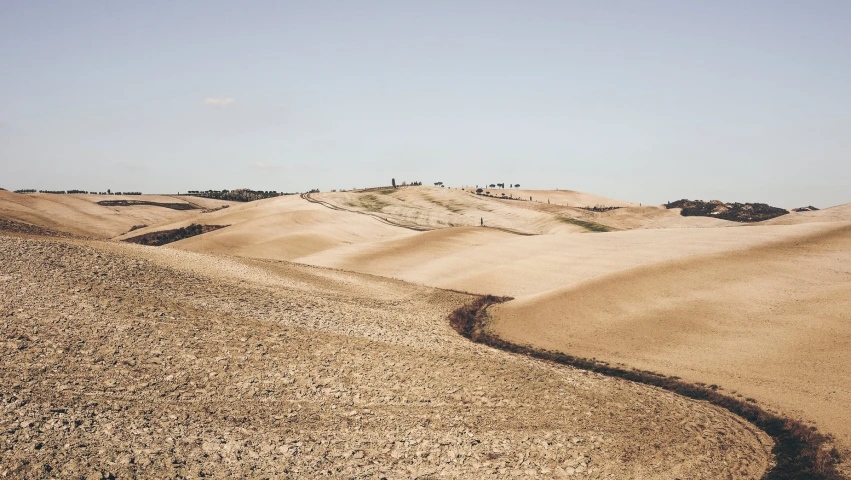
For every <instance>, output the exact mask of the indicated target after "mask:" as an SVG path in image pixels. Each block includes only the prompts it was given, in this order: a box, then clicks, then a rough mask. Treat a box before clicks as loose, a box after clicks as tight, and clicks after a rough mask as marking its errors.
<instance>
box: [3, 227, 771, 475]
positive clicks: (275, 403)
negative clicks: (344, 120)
mask: <svg viewBox="0 0 851 480" xmlns="http://www.w3.org/2000/svg"><path fill="white" fill-rule="evenodd" d="M0 272H2V275H0V316H1V317H0V318H3V320H2V321H0V332H2V338H3V341H2V342H0V355H2V358H3V359H4V361H3V362H0V401H2V403H3V406H4V408H2V409H0V432H2V433H0V474H2V475H3V476H10V477H15V478H17V477H28V478H37V477H46V476H55V477H65V478H71V477H74V478H80V477H86V478H102V477H104V476H110V475H114V476H116V477H118V478H131V477H137V476H138V477H140V478H174V477H184V476H185V477H190V476H191V477H198V476H213V477H218V478H222V477H252V478H255V477H256V478H261V477H265V478H269V477H278V478H319V477H328V476H332V477H343V478H354V477H370V478H380V477H388V478H417V477H420V478H421V477H435V476H447V477H451V478H479V477H481V476H490V475H496V476H497V477H498V478H508V477H517V476H521V477H527V478H541V477H549V478H551V477H557V478H563V477H567V476H577V475H579V476H581V477H583V478H625V477H630V478H672V479H673V478H756V477H758V476H759V475H760V474H761V473H762V472H763V471H764V470H765V468H766V466H767V462H768V460H769V454H768V449H769V448H770V440H768V439H766V438H765V436H764V435H763V434H761V433H760V432H755V431H753V429H752V428H751V427H750V426H749V425H747V424H744V423H742V421H741V420H740V419H738V418H737V417H735V416H733V415H730V414H728V413H727V412H725V411H721V410H718V409H716V408H712V407H709V406H707V405H706V404H704V403H701V402H694V401H689V400H686V399H683V398H681V397H678V396H676V395H673V394H670V393H667V392H662V391H658V390H655V389H652V388H649V387H644V386H640V385H635V384H631V383H628V382H624V381H620V380H614V379H609V378H604V377H600V376H597V375H593V374H587V373H584V372H580V371H576V370H573V369H570V368H561V367H556V366H552V365H548V364H544V363H541V362H537V361H532V360H529V359H527V358H524V357H519V356H514V355H510V354H506V353H503V352H500V351H496V350H492V349H489V348H485V347H483V346H480V345H476V344H472V343H470V342H468V341H467V340H465V339H463V338H462V337H460V336H459V335H457V334H456V333H455V332H454V331H452V330H451V328H449V326H448V324H447V321H446V316H447V314H448V313H449V312H450V311H451V310H452V309H454V308H456V307H457V306H458V305H460V304H461V303H463V302H465V301H468V299H469V297H466V296H464V295H461V294H455V293H451V292H443V291H435V290H432V289H428V288H425V287H416V286H411V285H409V284H405V283H402V282H395V281H390V280H386V279H380V278H377V277H365V276H362V275H358V274H352V273H346V272H338V271H328V270H319V269H315V268H310V267H303V266H296V265H292V264H284V263H269V262H260V261H252V260H241V259H236V258H233V257H220V256H212V255H200V254H195V253H192V252H185V251H181V250H177V249H169V248H155V247H141V246H137V245H126V244H117V243H112V244H108V243H103V242H79V241H70V242H69V241H48V240H30V239H19V238H14V237H7V236H3V235H0ZM766 441H768V443H766Z"/></svg>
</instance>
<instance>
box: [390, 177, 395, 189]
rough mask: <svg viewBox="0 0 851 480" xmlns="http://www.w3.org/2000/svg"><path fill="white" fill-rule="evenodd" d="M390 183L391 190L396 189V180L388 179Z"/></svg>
mask: <svg viewBox="0 0 851 480" xmlns="http://www.w3.org/2000/svg"><path fill="white" fill-rule="evenodd" d="M390 183H392V184H393V188H396V179H395V178H393V179H390Z"/></svg>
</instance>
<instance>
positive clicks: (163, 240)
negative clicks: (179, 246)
mask: <svg viewBox="0 0 851 480" xmlns="http://www.w3.org/2000/svg"><path fill="white" fill-rule="evenodd" d="M225 226H226V225H198V224H197V223H193V224H191V225H189V226H186V227H180V228H176V229H174V230H159V231H156V232H149V233H143V234H142V235H138V236H135V237H130V238H127V239H125V240H124V241H125V242H129V243H138V244H139V245H150V246H153V247H159V246H162V245H167V244H169V243H173V242H177V241H180V240H184V239H186V238H192V237H194V236H197V235H201V234H204V233H207V232H212V231H214V230H218V229H220V228H225ZM141 228H144V225H142V226H138V225H134V226H133V228H131V229H130V231H131V232H132V231H134V230H138V229H141Z"/></svg>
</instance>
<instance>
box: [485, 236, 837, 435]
mask: <svg viewBox="0 0 851 480" xmlns="http://www.w3.org/2000/svg"><path fill="white" fill-rule="evenodd" d="M823 225H824V227H823V228H822V229H820V230H816V231H813V232H812V233H810V234H808V235H805V236H799V237H792V238H788V239H786V240H782V241H779V242H770V243H765V244H761V245H757V246H753V247H750V248H744V249H738V250H733V251H727V252H723V253H716V254H711V255H705V256H698V257H688V258H684V259H681V260H678V261H672V262H656V263H655V264H653V265H649V266H645V267H637V268H632V269H625V270H623V271H621V272H619V273H613V274H611V275H608V276H602V277H599V276H598V277H596V278H594V279H590V280H588V281H586V282H582V283H576V284H573V285H571V286H568V287H565V288H562V289H558V290H554V291H551V292H546V293H544V294H540V295H532V296H528V297H524V298H519V299H517V300H515V301H512V302H509V303H506V304H503V305H500V306H498V307H495V308H493V309H492V313H493V315H494V319H495V321H494V323H493V324H492V328H493V330H494V332H496V333H497V334H499V335H500V336H502V337H504V338H506V339H508V340H510V341H513V342H517V343H521V344H525V343H529V344H532V345H536V346H539V347H542V348H547V349H556V350H561V351H565V352H568V353H570V354H575V355H580V356H589V357H596V358H599V359H603V360H608V361H615V362H623V363H626V364H628V365H630V366H635V367H639V368H644V369H649V370H653V371H659V372H662V373H667V374H671V375H679V376H682V377H684V378H686V379H687V380H692V381H703V382H706V383H716V384H718V385H721V386H724V387H727V388H729V389H733V390H737V391H738V392H740V394H742V395H744V396H749V397H754V398H757V399H759V400H761V401H766V402H769V403H770V404H771V405H774V406H777V407H780V408H782V409H783V410H785V411H786V412H791V413H793V414H795V415H801V416H803V417H804V418H808V419H811V420H815V421H816V422H817V423H818V424H819V426H820V427H821V429H822V430H825V431H827V432H830V433H833V434H835V435H837V436H838V438H839V439H840V440H841V441H842V443H844V444H845V446H846V447H847V446H848V445H850V444H851V421H849V420H851V416H849V415H848V413H849V412H851V389H849V388H848V385H849V384H848V382H847V378H849V376H851V359H849V357H848V355H847V352H848V351H851V323H849V317H848V312H849V311H851V223H848V222H845V223H839V224H836V223H834V224H823ZM754 228H756V227H754ZM761 228H769V227H761ZM787 228H792V227H787ZM795 228H798V227H795ZM725 230H730V229H725ZM748 230H750V229H748ZM630 233H632V232H630Z"/></svg>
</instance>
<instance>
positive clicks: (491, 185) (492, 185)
mask: <svg viewBox="0 0 851 480" xmlns="http://www.w3.org/2000/svg"><path fill="white" fill-rule="evenodd" d="M488 187H490V188H496V185H494V184H492V183H491V184H490V185H488Z"/></svg>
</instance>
